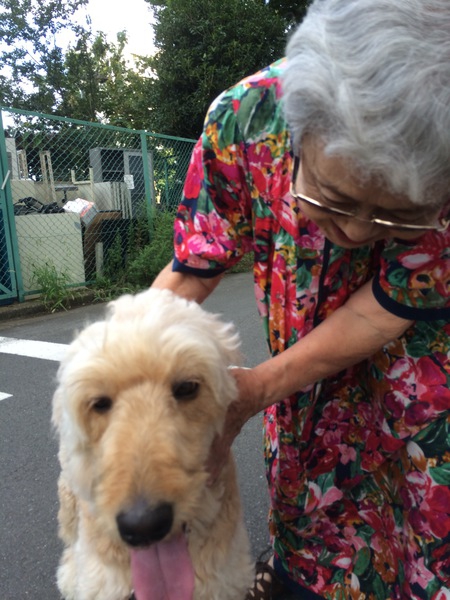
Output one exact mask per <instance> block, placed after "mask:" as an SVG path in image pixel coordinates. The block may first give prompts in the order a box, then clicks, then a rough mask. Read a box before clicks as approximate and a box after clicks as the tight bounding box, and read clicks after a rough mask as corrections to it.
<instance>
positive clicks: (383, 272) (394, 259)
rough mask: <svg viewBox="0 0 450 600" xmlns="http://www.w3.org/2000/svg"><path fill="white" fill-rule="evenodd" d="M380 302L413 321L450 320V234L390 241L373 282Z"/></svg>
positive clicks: (391, 310) (431, 233) (382, 254)
mask: <svg viewBox="0 0 450 600" xmlns="http://www.w3.org/2000/svg"><path fill="white" fill-rule="evenodd" d="M373 291H374V294H375V297H376V298H377V300H378V302H379V303H380V304H381V305H382V306H383V307H384V308H385V309H386V310H388V311H389V312H391V313H393V314H395V315H397V316H399V317H403V318H405V319H411V320H426V321H428V320H437V319H449V318H450V231H445V232H437V231H430V232H428V233H426V234H425V235H423V236H422V237H421V238H419V239H418V240H415V241H414V242H411V241H402V240H396V239H393V240H390V241H389V242H388V243H387V244H386V246H385V248H384V250H383V252H382V253H381V258H380V266H379V271H378V273H377V275H376V276H375V278H374V282H373Z"/></svg>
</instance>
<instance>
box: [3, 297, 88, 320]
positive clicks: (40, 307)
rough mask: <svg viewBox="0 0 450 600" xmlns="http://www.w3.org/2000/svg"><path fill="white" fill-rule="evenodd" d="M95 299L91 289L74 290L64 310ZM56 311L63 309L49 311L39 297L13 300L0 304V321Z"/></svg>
mask: <svg viewBox="0 0 450 600" xmlns="http://www.w3.org/2000/svg"><path fill="white" fill-rule="evenodd" d="M94 300H95V294H94V292H92V291H91V290H86V291H83V292H79V291H78V292H76V296H75V297H74V298H73V299H71V300H69V301H68V303H67V305H66V310H70V309H71V308H78V307H80V306H86V305H87V304H91V303H92V302H93V301H94ZM57 312H64V309H59V310H57V311H55V312H54V313H51V312H50V311H49V310H48V309H47V308H46V307H45V305H44V303H43V302H42V301H41V300H40V299H39V298H37V299H35V300H26V301H25V302H14V303H13V304H7V305H5V306H0V322H5V321H11V320H13V319H26V318H28V317H35V316H37V315H44V314H47V315H51V314H56V313H57Z"/></svg>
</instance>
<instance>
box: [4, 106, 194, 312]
mask: <svg viewBox="0 0 450 600" xmlns="http://www.w3.org/2000/svg"><path fill="white" fill-rule="evenodd" d="M2 121H3V127H2V131H0V156H2V157H3V160H2V161H0V171H1V172H0V179H1V181H2V182H3V186H2V191H1V193H2V196H1V201H2V204H1V205H0V208H1V210H0V253H2V256H0V260H1V264H2V265H7V266H6V267H3V275H5V276H6V274H8V275H9V277H11V274H13V276H14V279H15V280H16V281H17V282H18V288H19V294H18V295H19V298H20V296H21V295H22V296H23V295H27V294H32V293H36V292H39V291H40V289H41V288H42V286H43V285H44V283H43V281H44V280H45V278H46V277H47V278H49V277H50V278H51V277H52V276H57V277H59V278H60V279H61V278H62V279H63V280H64V282H65V284H66V285H68V286H69V285H72V286H76V285H84V284H86V283H90V282H93V281H95V280H96V279H98V278H99V277H102V276H104V274H105V273H108V272H109V273H111V272H112V271H113V270H114V269H117V268H118V267H120V266H122V267H124V266H126V264H127V261H128V259H129V258H130V256H131V255H133V254H134V255H135V254H136V252H137V251H138V249H139V248H142V247H143V246H144V245H145V244H146V243H147V242H148V241H149V223H151V219H152V218H153V217H154V215H155V214H157V213H158V212H161V211H162V212H167V211H172V210H174V209H175V208H176V206H177V205H178V203H179V201H180V199H181V194H182V188H183V182H184V179H185V175H186V171H187V168H188V164H189V160H190V156H191V152H192V149H193V145H194V143H195V142H194V140H188V139H184V138H176V137H172V136H163V135H159V134H153V133H149V132H144V131H134V130H128V129H124V128H119V127H112V126H108V125H101V124H98V123H87V122H82V121H76V120H71V119H66V118H61V117H55V116H50V115H43V114H38V113H32V112H25V111H18V110H14V109H3V110H2ZM0 125H1V123H0ZM1 145H4V148H1ZM11 219H13V220H14V223H11ZM9 238H10V239H9ZM8 243H9V244H10V246H11V250H8V247H9V246H8ZM11 263H14V264H13V265H11ZM120 263H121V265H120ZM5 281H6V279H5ZM9 287H11V286H9ZM3 288H4V289H2V271H0V301H1V298H2V292H3V295H5V289H6V290H7V291H8V289H7V288H8V283H7V281H6V285H3ZM9 291H10V292H11V293H12V291H11V290H9Z"/></svg>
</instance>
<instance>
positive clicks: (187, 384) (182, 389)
mask: <svg viewBox="0 0 450 600" xmlns="http://www.w3.org/2000/svg"><path fill="white" fill-rule="evenodd" d="M199 389H200V384H199V382H198V381H179V382H177V383H174V384H173V386H172V394H173V397H174V398H175V400H180V401H184V400H195V398H196V397H197V395H198V391H199Z"/></svg>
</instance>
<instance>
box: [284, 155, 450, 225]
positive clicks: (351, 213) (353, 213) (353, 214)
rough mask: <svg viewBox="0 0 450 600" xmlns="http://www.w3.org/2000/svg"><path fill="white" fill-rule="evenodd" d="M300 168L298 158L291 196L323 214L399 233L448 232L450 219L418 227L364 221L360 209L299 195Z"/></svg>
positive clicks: (378, 221)
mask: <svg viewBox="0 0 450 600" xmlns="http://www.w3.org/2000/svg"><path fill="white" fill-rule="evenodd" d="M299 167H300V158H299V157H298V156H296V157H295V159H294V171H293V175H292V181H291V187H290V194H291V196H292V197H293V198H296V199H297V200H301V201H302V202H305V203H306V204H309V205H310V206H313V207H314V208H318V209H320V210H321V211H322V212H324V213H327V214H331V215H340V216H343V217H350V218H352V219H357V220H358V221H361V222H362V223H375V224H376V225H381V226H382V227H386V228H388V229H396V230H398V231H427V230H430V229H431V230H432V229H435V230H436V231H446V229H447V228H448V226H449V223H450V219H444V218H440V219H438V221H437V222H436V223H434V224H433V225H416V224H414V223H399V222H396V221H389V220H387V219H380V218H379V217H375V216H373V217H371V218H370V219H364V218H362V217H358V209H357V208H356V207H355V208H354V209H352V210H342V209H340V208H335V207H334V206H328V205H327V204H324V203H323V202H319V200H314V199H313V198H310V197H309V196H305V195H304V194H299V193H297V192H296V191H295V182H296V180H297V174H298V170H299Z"/></svg>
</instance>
